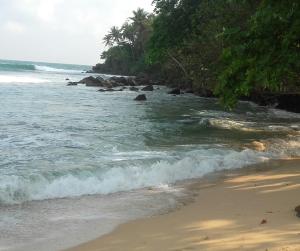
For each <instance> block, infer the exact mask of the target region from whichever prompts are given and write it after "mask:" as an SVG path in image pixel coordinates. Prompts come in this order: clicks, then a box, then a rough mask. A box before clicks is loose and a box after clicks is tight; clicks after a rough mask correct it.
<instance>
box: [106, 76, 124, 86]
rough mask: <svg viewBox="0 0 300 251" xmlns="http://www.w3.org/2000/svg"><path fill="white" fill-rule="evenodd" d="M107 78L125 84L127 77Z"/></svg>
mask: <svg viewBox="0 0 300 251" xmlns="http://www.w3.org/2000/svg"><path fill="white" fill-rule="evenodd" d="M109 80H111V81H114V82H116V83H118V84H119V85H127V79H126V78H125V77H111V78H110V79H109Z"/></svg>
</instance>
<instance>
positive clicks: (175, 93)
mask: <svg viewBox="0 0 300 251" xmlns="http://www.w3.org/2000/svg"><path fill="white" fill-rule="evenodd" d="M168 94H173V95H180V89H179V88H174V89H172V90H171V91H169V92H168Z"/></svg>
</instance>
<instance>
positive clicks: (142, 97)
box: [134, 94, 147, 101]
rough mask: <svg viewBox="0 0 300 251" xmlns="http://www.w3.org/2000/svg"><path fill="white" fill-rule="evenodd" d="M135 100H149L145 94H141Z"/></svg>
mask: <svg viewBox="0 0 300 251" xmlns="http://www.w3.org/2000/svg"><path fill="white" fill-rule="evenodd" d="M134 100H136V101H145V100H147V98H146V95H145V94H140V95H138V96H137V97H136V98H135V99H134Z"/></svg>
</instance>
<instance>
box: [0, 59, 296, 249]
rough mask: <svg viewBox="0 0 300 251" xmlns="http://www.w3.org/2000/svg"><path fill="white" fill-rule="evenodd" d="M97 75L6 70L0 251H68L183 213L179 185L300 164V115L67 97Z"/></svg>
mask: <svg viewBox="0 0 300 251" xmlns="http://www.w3.org/2000/svg"><path fill="white" fill-rule="evenodd" d="M90 68H91V67H90V66H84V65H66V64H52V63H41V62H24V61H10V60H0V250H22V251H26V250H39V251H44V250H45V251H47V250H51V251H53V250H60V249H62V248H66V247H69V246H72V245H75V244H78V243H80V242H83V241H86V240H89V239H92V238H95V237H97V236H98V235H100V234H104V233H106V232H108V231H110V230H111V229H113V228H114V227H115V226H117V225H118V224H120V223H122V222H125V221H128V220H130V219H134V218H138V217H143V216H147V215H152V214H157V213H161V212H165V211H166V210H169V209H171V208H173V207H176V206H177V205H178V203H180V201H181V200H182V198H185V197H188V191H186V190H185V189H184V187H182V186H181V185H178V184H175V183H176V182H178V181H182V180H187V179H192V178H200V177H203V175H205V174H208V173H211V172H215V171H219V170H225V169H234V168H241V167H245V166H247V165H250V164H255V163H258V162H262V161H267V160H268V159H276V158H283V157H284V158H286V157H298V156H299V155H300V115H299V114H294V113H289V112H285V111H280V110H276V109H272V108H266V107H259V106H257V105H255V104H252V103H248V102H241V103H240V104H239V105H238V107H237V108H236V109H235V110H234V111H232V112H229V111H225V110H224V109H223V108H222V107H221V106H220V105H219V104H218V101H217V100H216V99H206V98H201V97H196V96H193V95H191V94H185V95H181V96H177V97H174V96H172V95H168V94H166V93H167V89H166V88H165V87H161V88H160V89H159V90H155V91H154V92H149V93H147V97H148V101H146V102H144V103H137V102H136V101H133V98H134V97H135V96H136V95H137V93H135V92H131V91H126V90H125V91H123V92H109V93H107V92H106V93H101V92H97V89H96V88H94V87H86V86H84V85H78V86H67V82H68V81H79V80H80V79H82V78H84V77H86V76H89V75H90V74H86V73H85V72H86V71H87V70H89V69H90ZM102 76H103V77H104V78H107V77H108V76H106V75H102ZM66 79H69V80H66ZM254 141H260V142H261V145H263V146H264V147H265V150H264V151H258V150H255V147H251V146H255V143H253V142H254ZM149 187H152V188H151V189H148V188H149ZM66 233H68V235H66Z"/></svg>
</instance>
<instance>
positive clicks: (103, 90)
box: [98, 88, 119, 92]
mask: <svg viewBox="0 0 300 251" xmlns="http://www.w3.org/2000/svg"><path fill="white" fill-rule="evenodd" d="M114 91H119V90H115V89H113V88H107V89H99V90H98V92H114Z"/></svg>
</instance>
